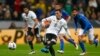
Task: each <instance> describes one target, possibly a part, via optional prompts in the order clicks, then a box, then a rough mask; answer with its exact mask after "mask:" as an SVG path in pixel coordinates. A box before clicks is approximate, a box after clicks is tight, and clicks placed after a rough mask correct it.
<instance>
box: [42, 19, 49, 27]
mask: <svg viewBox="0 0 100 56" xmlns="http://www.w3.org/2000/svg"><path fill="white" fill-rule="evenodd" d="M46 22H48V24H49V23H50V22H51V17H47V18H44V19H42V26H43V27H45V26H46Z"/></svg>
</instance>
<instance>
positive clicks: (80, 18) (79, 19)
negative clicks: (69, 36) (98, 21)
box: [72, 9, 98, 55]
mask: <svg viewBox="0 0 100 56" xmlns="http://www.w3.org/2000/svg"><path fill="white" fill-rule="evenodd" d="M72 14H73V16H74V23H75V34H77V33H78V32H77V28H78V24H80V26H81V29H80V31H79V34H78V41H79V45H80V47H81V49H82V53H80V55H85V54H86V49H85V46H84V42H83V40H82V39H83V37H84V36H85V35H86V33H88V37H89V42H90V43H94V44H95V45H96V46H97V44H98V39H96V38H94V29H93V26H92V25H91V23H90V22H89V20H88V19H87V17H86V16H84V14H82V13H79V11H78V10H77V9H74V10H73V12H72Z"/></svg>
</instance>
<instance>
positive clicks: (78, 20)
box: [74, 13, 92, 33]
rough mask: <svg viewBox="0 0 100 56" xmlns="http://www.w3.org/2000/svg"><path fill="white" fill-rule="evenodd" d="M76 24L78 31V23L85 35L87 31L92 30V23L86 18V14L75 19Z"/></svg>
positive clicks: (80, 14)
mask: <svg viewBox="0 0 100 56" xmlns="http://www.w3.org/2000/svg"><path fill="white" fill-rule="evenodd" d="M74 23H75V28H76V30H77V28H78V23H79V24H80V26H81V28H82V29H84V32H83V33H86V31H88V30H89V29H90V28H92V25H91V23H90V22H89V20H88V19H87V17H86V16H84V14H82V13H79V14H77V15H76V16H75V17H74Z"/></svg>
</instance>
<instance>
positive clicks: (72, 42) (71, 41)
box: [68, 38, 75, 46]
mask: <svg viewBox="0 0 100 56" xmlns="http://www.w3.org/2000/svg"><path fill="white" fill-rule="evenodd" d="M68 42H70V43H71V44H73V45H74V46H75V42H74V41H73V39H71V38H70V39H68Z"/></svg>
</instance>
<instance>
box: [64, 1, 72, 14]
mask: <svg viewBox="0 0 100 56" xmlns="http://www.w3.org/2000/svg"><path fill="white" fill-rule="evenodd" d="M64 10H65V11H66V12H68V14H69V15H71V12H72V3H71V0H67V1H66V4H65V6H64Z"/></svg>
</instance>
